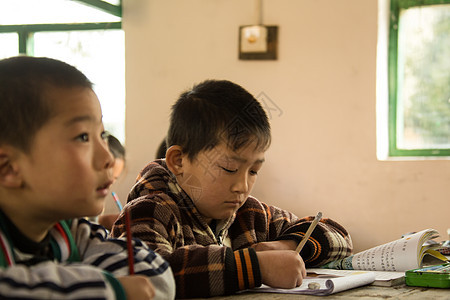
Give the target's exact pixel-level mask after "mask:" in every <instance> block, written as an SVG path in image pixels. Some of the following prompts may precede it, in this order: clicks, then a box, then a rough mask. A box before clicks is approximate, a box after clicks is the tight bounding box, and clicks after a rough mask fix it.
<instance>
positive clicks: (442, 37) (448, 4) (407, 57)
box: [387, 0, 450, 156]
mask: <svg viewBox="0 0 450 300" xmlns="http://www.w3.org/2000/svg"><path fill="white" fill-rule="evenodd" d="M388 51H389V52H388V70H387V72H388V91H389V95H388V96H389V109H388V110H389V119H388V122H389V128H388V131H389V133H388V134H389V156H450V0H421V1H420V0H415V1H411V0H391V6H390V24H389V48H388Z"/></svg>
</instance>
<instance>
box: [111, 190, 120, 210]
mask: <svg viewBox="0 0 450 300" xmlns="http://www.w3.org/2000/svg"><path fill="white" fill-rule="evenodd" d="M111 194H112V196H113V198H114V201H115V202H116V205H117V207H118V208H119V211H122V204H121V203H120V200H119V197H117V194H116V193H114V192H111Z"/></svg>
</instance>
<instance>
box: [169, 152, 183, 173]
mask: <svg viewBox="0 0 450 300" xmlns="http://www.w3.org/2000/svg"><path fill="white" fill-rule="evenodd" d="M183 159H184V155H183V150H182V149H181V147H180V146H178V145H173V146H170V147H169V148H168V149H167V151H166V164H167V167H168V168H169V170H170V171H171V172H172V173H173V174H174V175H175V176H178V175H182V174H183Z"/></svg>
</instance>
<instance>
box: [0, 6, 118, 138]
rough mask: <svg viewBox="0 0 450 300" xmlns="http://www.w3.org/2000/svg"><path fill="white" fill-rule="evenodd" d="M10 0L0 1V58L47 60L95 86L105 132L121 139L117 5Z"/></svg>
mask: <svg viewBox="0 0 450 300" xmlns="http://www.w3.org/2000/svg"><path fill="white" fill-rule="evenodd" d="M36 2H37V1H35V0H8V1H2V2H1V3H0V22H1V24H0V44H1V45H2V46H1V47H0V59H1V58H5V57H10V56H15V55H18V54H26V55H31V56H47V57H52V58H55V59H59V60H62V61H65V62H67V63H69V64H71V65H74V66H75V67H77V68H78V69H80V70H81V71H82V72H83V73H84V74H86V76H87V77H88V78H89V79H90V80H91V81H92V82H93V83H94V91H95V92H96V94H97V96H98V98H99V100H100V103H101V106H102V111H103V122H104V124H105V128H106V130H108V131H110V132H111V133H112V134H113V135H115V136H116V137H117V138H118V139H119V140H120V141H121V142H124V140H125V50H124V32H123V31H122V29H121V27H122V24H121V2H120V1H119V0H118V1H109V2H106V1H101V0H78V1H68V0H40V1H38V3H39V4H36Z"/></svg>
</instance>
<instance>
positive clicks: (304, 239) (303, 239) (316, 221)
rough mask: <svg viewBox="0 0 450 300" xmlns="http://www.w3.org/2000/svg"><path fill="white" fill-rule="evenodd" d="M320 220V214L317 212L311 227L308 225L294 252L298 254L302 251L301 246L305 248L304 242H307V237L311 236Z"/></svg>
mask: <svg viewBox="0 0 450 300" xmlns="http://www.w3.org/2000/svg"><path fill="white" fill-rule="evenodd" d="M320 219H322V213H321V212H320V211H319V213H318V214H317V216H316V217H315V218H314V220H313V221H312V223H311V225H309V228H308V230H307V231H306V233H305V235H304V236H303V238H302V240H301V241H300V243H298V246H297V248H296V249H295V252H298V253H300V251H302V249H303V246H305V244H306V242H307V241H308V239H309V237H310V236H311V233H312V232H313V231H314V228H316V226H317V223H319V221H320Z"/></svg>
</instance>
